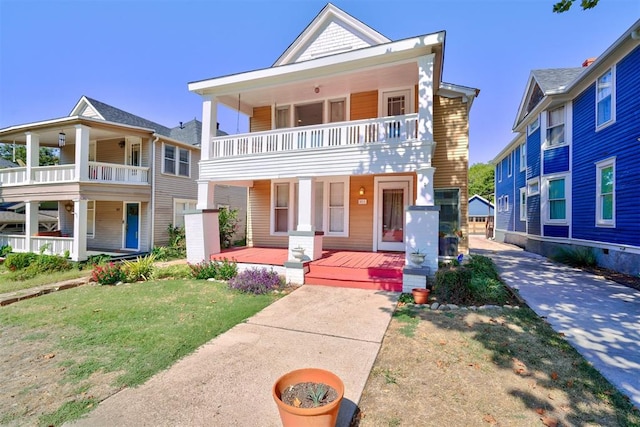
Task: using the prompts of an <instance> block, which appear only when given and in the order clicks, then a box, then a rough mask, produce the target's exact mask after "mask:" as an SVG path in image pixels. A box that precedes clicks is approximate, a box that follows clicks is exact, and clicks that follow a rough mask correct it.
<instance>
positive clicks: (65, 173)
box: [0, 162, 149, 187]
mask: <svg viewBox="0 0 640 427" xmlns="http://www.w3.org/2000/svg"><path fill="white" fill-rule="evenodd" d="M77 181H98V182H108V183H119V184H148V183H149V168H148V167H139V166H128V165H119V164H114V163H101V162H89V176H88V177H85V178H84V179H78V177H77V176H76V172H75V165H73V164H71V165H55V166H38V167H34V168H31V179H29V177H28V176H27V168H24V167H21V168H7V169H2V170H0V186H3V187H9V186H16V185H26V184H55V183H63V182H77Z"/></svg>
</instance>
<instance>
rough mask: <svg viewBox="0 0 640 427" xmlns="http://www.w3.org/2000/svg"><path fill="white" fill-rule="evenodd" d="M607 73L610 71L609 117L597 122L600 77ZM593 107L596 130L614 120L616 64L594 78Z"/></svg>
mask: <svg viewBox="0 0 640 427" xmlns="http://www.w3.org/2000/svg"><path fill="white" fill-rule="evenodd" d="M607 73H611V117H610V118H609V120H607V121H606V122H602V123H598V108H599V107H600V101H599V100H598V93H599V89H600V79H601V78H602V77H604V76H605V75H606V74H607ZM595 108H596V131H599V130H600V129H604V128H606V127H607V126H610V125H612V124H614V123H615V122H616V66H615V65H614V66H612V67H611V68H609V69H608V70H607V71H605V72H604V73H602V74H600V76H598V78H597V79H596V96H595Z"/></svg>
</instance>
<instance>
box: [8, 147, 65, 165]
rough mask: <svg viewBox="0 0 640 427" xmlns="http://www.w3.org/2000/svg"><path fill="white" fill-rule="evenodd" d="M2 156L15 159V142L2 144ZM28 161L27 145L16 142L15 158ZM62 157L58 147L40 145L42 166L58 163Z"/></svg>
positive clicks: (10, 159)
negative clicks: (14, 151) (14, 152)
mask: <svg viewBox="0 0 640 427" xmlns="http://www.w3.org/2000/svg"><path fill="white" fill-rule="evenodd" d="M0 157H2V158H3V159H6V160H9V161H11V162H13V161H14V157H13V144H6V143H3V144H0ZM18 159H19V160H22V161H23V162H25V163H26V162H27V147H26V146H25V145H18V144H16V157H15V160H16V161H17V160H18ZM59 159H60V156H59V153H58V149H57V148H48V147H40V163H39V165H40V166H50V165H55V164H57V163H58V161H59Z"/></svg>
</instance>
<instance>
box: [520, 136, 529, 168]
mask: <svg viewBox="0 0 640 427" xmlns="http://www.w3.org/2000/svg"><path fill="white" fill-rule="evenodd" d="M526 170H527V143H526V142H523V143H522V144H520V172H524V171H526Z"/></svg>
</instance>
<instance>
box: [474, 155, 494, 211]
mask: <svg viewBox="0 0 640 427" xmlns="http://www.w3.org/2000/svg"><path fill="white" fill-rule="evenodd" d="M493 177H494V167H493V165H491V164H489V163H475V164H473V165H471V167H470V168H469V196H470V197H471V196H473V195H474V194H478V195H480V196H482V197H484V198H485V199H487V200H489V201H490V202H493V193H494V188H493V182H494V181H493Z"/></svg>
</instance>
